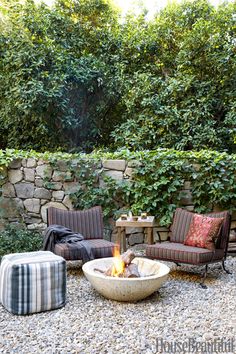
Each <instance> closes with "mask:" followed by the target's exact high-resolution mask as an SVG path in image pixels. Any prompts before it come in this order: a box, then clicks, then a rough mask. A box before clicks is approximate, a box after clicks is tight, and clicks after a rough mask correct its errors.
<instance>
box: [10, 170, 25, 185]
mask: <svg viewBox="0 0 236 354" xmlns="http://www.w3.org/2000/svg"><path fill="white" fill-rule="evenodd" d="M8 179H9V182H11V183H13V184H15V183H18V182H20V181H22V179H23V172H22V171H21V170H9V171H8Z"/></svg>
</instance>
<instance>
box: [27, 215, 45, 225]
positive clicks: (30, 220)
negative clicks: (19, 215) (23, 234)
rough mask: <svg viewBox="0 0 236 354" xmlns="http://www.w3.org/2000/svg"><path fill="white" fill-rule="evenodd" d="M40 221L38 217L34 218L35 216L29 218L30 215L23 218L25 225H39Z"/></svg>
mask: <svg viewBox="0 0 236 354" xmlns="http://www.w3.org/2000/svg"><path fill="white" fill-rule="evenodd" d="M41 221H42V219H41V218H40V217H35V216H31V215H29V214H28V215H27V216H26V217H25V223H26V224H27V225H28V224H39V223H41Z"/></svg>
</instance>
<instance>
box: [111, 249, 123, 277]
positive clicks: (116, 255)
mask: <svg viewBox="0 0 236 354" xmlns="http://www.w3.org/2000/svg"><path fill="white" fill-rule="evenodd" d="M124 270H125V262H124V261H122V258H121V255H120V249H119V247H118V246H116V247H114V252H113V267H112V271H111V276H112V277H120V276H122V275H123V273H124Z"/></svg>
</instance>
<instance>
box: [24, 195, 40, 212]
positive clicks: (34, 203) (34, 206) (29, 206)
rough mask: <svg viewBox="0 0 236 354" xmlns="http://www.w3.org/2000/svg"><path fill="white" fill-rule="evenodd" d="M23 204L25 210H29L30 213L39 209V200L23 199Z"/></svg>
mask: <svg viewBox="0 0 236 354" xmlns="http://www.w3.org/2000/svg"><path fill="white" fill-rule="evenodd" d="M23 203H24V206H25V209H26V210H27V211H30V212H32V213H39V211H40V200H39V199H35V198H31V199H26V200H24V202H23Z"/></svg>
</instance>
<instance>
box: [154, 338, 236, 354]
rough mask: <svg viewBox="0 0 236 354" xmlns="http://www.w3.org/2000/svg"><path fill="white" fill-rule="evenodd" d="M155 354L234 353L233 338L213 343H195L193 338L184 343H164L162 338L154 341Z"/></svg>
mask: <svg viewBox="0 0 236 354" xmlns="http://www.w3.org/2000/svg"><path fill="white" fill-rule="evenodd" d="M156 352H157V353H165V354H167V353H170V354H174V353H183V354H184V353H185V354H189V353H204V354H207V353H210V354H213V353H227V354H230V353H232V354H234V353H235V352H236V345H235V338H233V337H232V338H219V339H214V340H213V341H202V342H200V341H197V340H196V339H194V338H188V339H186V341H184V342H180V341H166V340H164V339H163V338H157V340H156Z"/></svg>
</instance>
